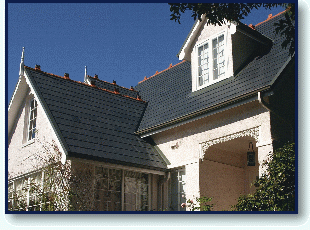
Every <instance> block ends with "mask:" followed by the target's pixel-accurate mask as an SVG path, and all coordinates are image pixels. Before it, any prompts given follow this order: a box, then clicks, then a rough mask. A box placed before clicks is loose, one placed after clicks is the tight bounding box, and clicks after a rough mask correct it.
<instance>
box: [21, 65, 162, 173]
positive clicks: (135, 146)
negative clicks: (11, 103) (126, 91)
mask: <svg viewBox="0 0 310 230" xmlns="http://www.w3.org/2000/svg"><path fill="white" fill-rule="evenodd" d="M25 75H26V77H27V78H28V79H29V82H30V84H31V85H32V87H33V89H34V90H35V91H36V95H37V96H38V97H39V99H40V101H41V104H42V105H43V107H44V110H45V111H46V113H47V114H48V116H49V117H50V120H51V121H52V122H53V123H54V124H53V125H54V127H56V130H57V132H58V136H59V138H61V141H62V142H63V143H64V145H65V148H66V151H67V153H68V155H69V157H79V158H87V159H93V160H99V161H104V162H109V163H115V164H122V165H130V166H135V167H142V168H149V169H154V170H162V171H163V170H165V169H166V168H167V164H166V162H165V161H164V160H163V158H162V157H161V155H160V153H159V152H158V151H157V150H156V149H155V148H154V146H153V144H152V143H151V142H148V141H146V140H144V139H142V138H140V137H139V136H137V135H136V134H134V132H135V131H136V130H137V128H138V125H139V122H140V120H141V117H142V115H143V113H144V110H145V106H146V103H145V102H144V101H142V100H141V99H136V98H134V97H131V96H133V95H130V96H128V95H122V94H121V92H114V91H112V90H108V89H104V88H100V84H99V83H97V85H93V86H90V85H88V84H85V83H81V82H76V81H73V80H71V79H70V78H65V77H60V76H57V75H53V74H49V73H46V72H43V71H41V70H37V69H33V68H30V67H27V66H25ZM132 92H133V91H132ZM39 128H40V127H38V129H39Z"/></svg>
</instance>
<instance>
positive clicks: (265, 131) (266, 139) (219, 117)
mask: <svg viewBox="0 0 310 230" xmlns="http://www.w3.org/2000/svg"><path fill="white" fill-rule="evenodd" d="M254 127H259V141H258V143H256V147H257V149H258V150H257V152H258V160H259V162H258V163H260V164H261V163H262V160H263V159H265V157H266V151H267V154H268V152H269V151H270V150H272V139H271V133H270V114H269V112H268V111H266V110H265V109H264V108H262V107H261V106H260V105H259V104H258V102H257V101H254V102H251V103H248V104H245V105H242V106H238V107H235V108H233V109H230V110H229V111H224V112H221V113H218V114H214V115H211V116H208V117H205V118H202V119H199V120H197V121H193V122H190V123H187V124H185V125H182V126H178V127H175V128H173V129H169V130H166V131H163V132H160V133H157V134H154V135H153V136H152V138H153V140H154V141H155V143H156V144H157V146H158V147H159V149H160V150H161V151H162V152H163V153H164V154H165V156H166V157H167V159H168V160H169V161H170V162H171V165H168V167H169V168H175V167H180V166H183V165H185V167H186V177H187V181H186V194H187V198H192V197H193V196H199V161H200V159H199V156H200V155H201V148H200V144H201V143H203V142H206V141H209V140H213V139H216V138H220V137H224V136H227V135H231V134H234V133H238V132H241V131H244V130H247V129H251V128H254ZM176 144H178V148H175V147H174V148H172V147H173V146H176ZM247 144H248V143H247ZM259 167H260V166H259ZM261 172H262V170H261V167H260V173H261Z"/></svg>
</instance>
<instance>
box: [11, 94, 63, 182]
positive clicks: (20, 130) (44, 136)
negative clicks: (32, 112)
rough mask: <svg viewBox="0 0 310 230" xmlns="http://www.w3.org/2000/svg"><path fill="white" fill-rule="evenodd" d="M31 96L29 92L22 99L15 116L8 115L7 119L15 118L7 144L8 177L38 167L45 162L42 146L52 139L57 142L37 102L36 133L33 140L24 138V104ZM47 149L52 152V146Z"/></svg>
mask: <svg viewBox="0 0 310 230" xmlns="http://www.w3.org/2000/svg"><path fill="white" fill-rule="evenodd" d="M32 97H33V95H32V94H31V92H29V95H28V97H27V98H25V99H24V103H23V104H22V105H23V106H22V108H20V111H19V113H18V115H17V117H16V118H13V117H9V119H16V120H17V122H16V126H15V127H14V128H13V129H14V130H13V131H12V136H11V138H10V139H9V145H8V173H9V179H12V178H14V177H17V176H20V175H22V174H25V173H29V172H31V171H34V170H36V169H38V168H40V166H41V165H42V163H46V161H47V159H46V151H45V150H44V149H43V146H49V145H50V144H52V143H53V141H56V144H57V140H58V139H57V137H56V135H55V133H54V131H53V129H52V127H51V125H50V123H49V121H48V118H47V117H46V115H45V113H44V111H43V108H42V107H41V105H40V104H39V103H38V107H37V121H36V124H37V125H36V127H37V133H36V137H35V140H34V141H29V142H27V140H25V135H24V129H25V128H26V129H28V126H27V125H26V127H25V123H26V124H27V122H25V119H26V120H28V114H27V112H26V110H27V109H26V107H25V105H26V106H28V102H29V99H30V98H32ZM25 116H26V118H25ZM23 139H24V141H23ZM57 146H59V144H57ZM48 149H50V153H53V152H54V151H53V150H52V148H49V147H48Z"/></svg>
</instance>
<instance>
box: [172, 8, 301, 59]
mask: <svg viewBox="0 0 310 230" xmlns="http://www.w3.org/2000/svg"><path fill="white" fill-rule="evenodd" d="M169 5H170V11H171V12H172V13H171V15H170V16H171V18H170V20H174V21H177V22H179V23H180V18H181V13H184V12H185V11H186V10H191V11H192V17H193V18H194V20H196V18H198V19H199V20H201V17H202V15H205V17H206V18H207V25H208V24H212V25H222V24H223V23H225V21H229V22H231V21H235V22H237V23H239V22H240V21H241V20H242V19H244V18H245V17H246V16H248V15H249V13H250V12H251V11H252V10H253V9H258V8H261V7H263V8H265V9H271V8H273V7H277V6H281V7H284V8H286V14H285V20H280V22H279V23H277V24H275V26H276V33H281V35H284V36H285V37H286V40H285V41H284V42H283V43H282V47H283V48H286V47H288V46H289V52H290V55H291V56H293V55H294V52H295V4H293V3H289V4H287V3H169Z"/></svg>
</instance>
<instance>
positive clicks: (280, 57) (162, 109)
mask: <svg viewBox="0 0 310 230" xmlns="http://www.w3.org/2000/svg"><path fill="white" fill-rule="evenodd" d="M283 16H284V14H281V15H279V16H277V17H274V18H272V19H270V20H268V21H266V22H264V23H262V24H260V25H258V26H257V27H256V30H257V31H258V32H260V33H262V34H263V35H265V36H266V37H269V38H270V39H271V40H273V45H272V47H271V49H270V51H269V52H268V53H267V54H265V55H263V56H262V57H257V58H255V59H254V60H252V61H251V62H250V63H249V64H248V65H247V66H246V67H244V68H243V69H242V70H241V71H240V72H238V74H237V75H236V76H234V77H230V78H227V79H224V80H222V81H220V82H218V83H215V84H213V85H210V86H208V87H206V88H204V89H201V90H199V91H196V92H192V89H191V87H192V83H191V80H192V79H191V64H190V63H189V62H182V63H180V64H178V65H176V66H174V67H173V68H170V69H167V70H166V71H163V72H161V73H160V74H158V75H156V76H154V77H152V78H149V79H147V80H145V81H142V82H141V83H139V84H138V85H137V86H136V87H135V89H136V90H138V91H139V94H140V95H141V96H142V98H143V100H146V101H147V102H148V106H147V108H146V111H145V115H144V116H143V119H142V121H141V123H140V126H139V130H138V133H140V134H141V133H145V132H147V131H150V130H156V129H157V128H160V127H163V126H164V125H167V124H168V123H170V124H171V123H173V122H174V121H176V120H179V119H182V118H184V117H189V116H191V114H195V113H197V111H206V110H208V108H212V107H214V106H216V105H218V104H221V103H224V102H226V101H233V100H236V99H238V98H240V96H243V95H247V94H250V93H251V92H255V91H257V90H262V89H265V88H266V87H268V86H270V85H271V84H272V83H273V80H274V78H275V77H277V76H278V74H279V72H281V71H282V70H283V66H285V65H286V64H287V62H288V61H289V60H290V57H289V53H288V50H285V49H282V47H281V44H282V41H283V39H284V37H281V36H279V35H276V34H275V32H274V31H275V30H274V26H273V24H274V23H275V21H277V20H279V19H280V18H281V17H283Z"/></svg>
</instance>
